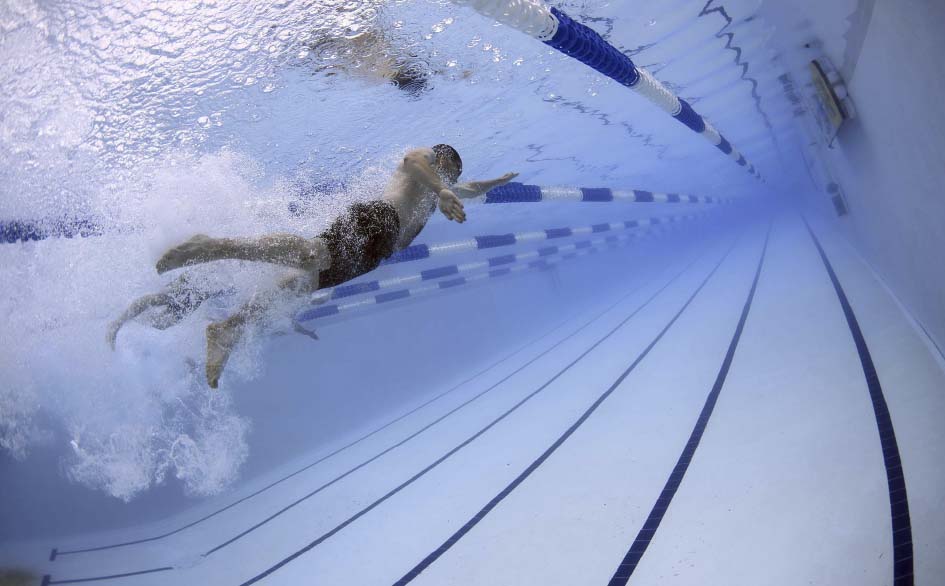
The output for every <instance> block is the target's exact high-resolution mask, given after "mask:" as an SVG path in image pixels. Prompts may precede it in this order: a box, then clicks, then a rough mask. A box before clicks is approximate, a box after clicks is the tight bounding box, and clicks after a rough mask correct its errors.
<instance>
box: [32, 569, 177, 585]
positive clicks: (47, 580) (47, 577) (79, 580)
mask: <svg viewBox="0 0 945 586" xmlns="http://www.w3.org/2000/svg"><path fill="white" fill-rule="evenodd" d="M173 569H174V568H173V567H171V566H166V567H163V568H151V569H150V570H140V571H137V572H125V573H124V574H110V575H108V576H96V577H94V578H72V579H70V580H53V579H52V576H50V575H49V574H46V575H45V576H43V581H42V582H41V586H49V585H51V584H81V583H83V582H97V581H99V580H114V579H116V578H130V577H132V576H141V575H142V574H156V573H157V572H166V571H168V570H173Z"/></svg>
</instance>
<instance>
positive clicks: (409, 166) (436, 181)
mask: <svg viewBox="0 0 945 586" xmlns="http://www.w3.org/2000/svg"><path fill="white" fill-rule="evenodd" d="M428 152H429V151H427V150H425V149H417V150H413V151H410V152H409V153H407V155H406V156H404V163H403V169H404V172H405V173H407V175H408V176H409V177H410V178H411V179H413V180H414V181H416V182H417V183H419V184H420V185H422V186H424V187H426V188H428V189H432V190H433V192H434V193H436V195H437V197H438V198H439V199H440V211H441V212H443V215H444V216H446V217H447V218H448V219H450V220H454V221H456V222H459V223H463V222H465V221H466V212H465V211H463V202H461V201H460V200H459V197H457V195H456V194H455V193H453V191H452V190H451V189H449V188H448V187H447V186H446V184H445V183H443V180H442V179H440V176H439V175H437V174H436V171H434V170H433V166H432V165H431V164H430V160H429V158H428Z"/></svg>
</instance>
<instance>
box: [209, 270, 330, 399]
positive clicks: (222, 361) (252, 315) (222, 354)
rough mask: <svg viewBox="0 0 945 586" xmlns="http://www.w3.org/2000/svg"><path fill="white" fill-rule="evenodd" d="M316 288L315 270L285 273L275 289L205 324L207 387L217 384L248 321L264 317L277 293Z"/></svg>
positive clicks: (282, 295) (278, 295)
mask: <svg viewBox="0 0 945 586" xmlns="http://www.w3.org/2000/svg"><path fill="white" fill-rule="evenodd" d="M316 289H318V273H306V274H303V275H293V276H291V277H287V278H285V279H283V280H282V282H281V283H279V287H278V289H276V290H275V291H270V292H267V293H264V294H261V295H257V296H256V297H254V298H253V299H252V300H251V301H249V302H248V303H246V305H244V306H243V307H241V308H240V310H239V311H237V312H236V313H235V314H233V315H232V316H230V317H228V318H227V319H225V320H223V321H219V322H216V323H212V324H210V325H209V326H207V384H209V385H210V388H212V389H215V388H217V385H218V384H219V381H220V376H221V375H222V374H223V368H224V367H225V366H226V361H227V360H228V359H229V358H230V353H231V352H233V348H235V347H236V344H237V343H238V342H239V341H240V338H242V336H243V333H244V332H245V330H246V326H247V325H248V324H249V323H251V322H254V321H259V320H260V319H261V318H263V317H264V316H265V314H266V313H267V312H268V311H269V309H270V308H271V307H272V306H273V304H274V303H275V302H276V301H277V300H278V299H279V298H280V297H284V296H286V295H303V294H306V293H311V292H312V291H315V290H316Z"/></svg>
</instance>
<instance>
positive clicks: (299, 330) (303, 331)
mask: <svg viewBox="0 0 945 586" xmlns="http://www.w3.org/2000/svg"><path fill="white" fill-rule="evenodd" d="M292 329H294V330H295V333H297V334H302V335H303V336H308V337H309V338H311V339H313V340H317V339H318V334H316V333H315V330H310V329H308V328H306V327H305V326H303V325H302V324H300V323H299V322H297V321H295V320H293V321H292Z"/></svg>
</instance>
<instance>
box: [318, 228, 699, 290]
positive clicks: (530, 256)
mask: <svg viewBox="0 0 945 586" xmlns="http://www.w3.org/2000/svg"><path fill="white" fill-rule="evenodd" d="M707 215H708V214H703V215H693V216H692V218H693V219H695V218H701V217H703V216H707ZM673 226H674V224H670V225H667V226H666V229H668V228H671V227H673ZM656 233H662V232H656V231H655V230H648V231H646V232H642V233H640V234H639V237H645V236H648V235H652V234H656ZM634 234H636V233H634ZM615 238H616V239H617V240H619V241H623V240H626V239H630V238H633V236H619V237H617V236H612V235H611V236H608V237H606V238H595V239H591V240H579V241H576V242H570V243H568V244H561V245H557V246H555V245H552V246H544V247H542V248H538V249H535V250H529V251H527V252H519V253H514V254H503V255H498V256H493V257H490V258H486V259H481V260H475V261H471V262H467V263H462V264H451V265H444V266H440V267H436V268H432V269H427V270H425V271H420V272H419V273H414V274H411V275H403V276H397V277H389V278H387V279H375V280H372V281H362V282H359V283H352V284H350V285H338V286H337V287H331V288H327V289H321V290H319V291H317V292H315V293H313V294H312V296H311V300H312V303H325V302H327V301H334V300H337V299H345V298H348V297H354V296H356V295H362V294H365V293H374V292H377V291H382V290H384V289H390V288H392V287H404V286H407V285H413V284H416V283H421V282H424V281H433V280H437V279H443V278H446V277H456V276H458V275H462V274H466V273H471V272H476V271H480V270H487V269H494V268H498V267H504V266H509V265H514V264H520V263H523V262H530V261H533V260H538V259H541V258H548V257H553V256H558V255H564V254H567V253H570V252H574V251H577V250H581V249H583V248H588V247H595V246H601V245H603V244H605V243H606V242H608V241H614V239H615Z"/></svg>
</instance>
